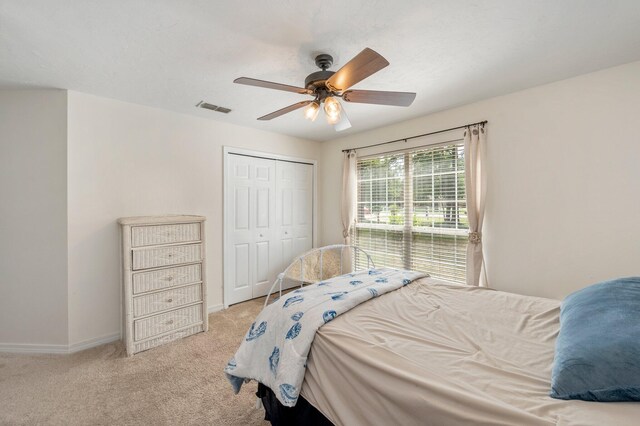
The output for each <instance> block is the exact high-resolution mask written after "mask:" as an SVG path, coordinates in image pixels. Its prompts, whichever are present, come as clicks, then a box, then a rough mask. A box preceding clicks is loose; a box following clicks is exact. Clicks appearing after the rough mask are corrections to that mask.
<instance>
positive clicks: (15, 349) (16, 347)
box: [0, 343, 69, 354]
mask: <svg viewBox="0 0 640 426" xmlns="http://www.w3.org/2000/svg"><path fill="white" fill-rule="evenodd" d="M0 352H9V353H17V354H68V353H69V347H68V346H67V345H40V344H32V343H0Z"/></svg>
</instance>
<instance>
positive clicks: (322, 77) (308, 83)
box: [304, 70, 335, 91]
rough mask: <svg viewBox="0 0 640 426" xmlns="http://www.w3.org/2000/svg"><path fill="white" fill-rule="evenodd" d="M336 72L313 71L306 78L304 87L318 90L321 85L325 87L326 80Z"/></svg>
mask: <svg viewBox="0 0 640 426" xmlns="http://www.w3.org/2000/svg"><path fill="white" fill-rule="evenodd" d="M334 74H335V71H326V70H323V71H316V72H314V73H311V74H309V75H308V76H307V78H305V79H304V87H306V88H307V89H310V90H314V91H315V90H316V89H317V88H319V87H324V85H325V84H324V83H325V81H327V80H328V79H329V77H331V76H332V75H334Z"/></svg>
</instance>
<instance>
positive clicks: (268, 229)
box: [248, 158, 279, 297]
mask: <svg viewBox="0 0 640 426" xmlns="http://www.w3.org/2000/svg"><path fill="white" fill-rule="evenodd" d="M253 164H254V167H255V179H254V180H253V185H254V198H255V208H254V212H255V222H254V223H253V224H252V225H253V227H252V229H253V243H254V245H253V253H254V255H253V262H252V263H251V264H250V265H248V269H250V270H251V271H252V277H253V278H252V289H251V297H260V296H264V295H266V294H267V293H268V292H269V288H270V287H271V284H273V281H274V280H275V278H276V276H277V274H278V272H279V271H278V270H277V269H278V266H279V265H278V262H276V258H277V253H276V250H277V244H276V239H277V233H276V231H275V225H276V218H275V216H276V187H277V184H276V161H275V160H267V159H264V158H253Z"/></svg>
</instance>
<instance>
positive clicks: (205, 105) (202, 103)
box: [196, 101, 231, 114]
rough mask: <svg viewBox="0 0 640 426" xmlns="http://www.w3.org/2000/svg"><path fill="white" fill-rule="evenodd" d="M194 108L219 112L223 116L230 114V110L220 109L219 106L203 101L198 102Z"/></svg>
mask: <svg viewBox="0 0 640 426" xmlns="http://www.w3.org/2000/svg"><path fill="white" fill-rule="evenodd" d="M196 106H197V107H198V108H204V109H210V110H211V111H216V112H221V113H223V114H229V113H230V112H231V110H230V109H229V108H225V107H221V106H218V105H213V104H210V103H207V102H205V101H200V102H198V104H197V105H196Z"/></svg>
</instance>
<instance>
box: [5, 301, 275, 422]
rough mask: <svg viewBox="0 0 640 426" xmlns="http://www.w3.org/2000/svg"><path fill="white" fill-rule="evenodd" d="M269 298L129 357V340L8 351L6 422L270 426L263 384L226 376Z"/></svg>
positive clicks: (241, 306) (232, 309) (232, 310)
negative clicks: (238, 383) (236, 385)
mask: <svg viewBox="0 0 640 426" xmlns="http://www.w3.org/2000/svg"><path fill="white" fill-rule="evenodd" d="M263 302H264V299H258V300H253V301H249V302H245V303H241V304H238V305H234V306H232V307H230V308H229V309H227V310H225V311H221V312H217V313H213V314H211V315H210V316H209V331H208V332H207V333H200V334H198V335H195V336H190V337H187V338H186V339H182V340H179V341H176V342H173V343H170V344H168V345H165V346H162V347H158V348H155V349H151V350H149V351H146V352H142V353H139V354H137V355H135V356H133V357H126V356H125V351H124V346H123V344H122V343H121V342H117V343H112V344H107V345H102V346H99V347H96V348H93V349H88V350H86V351H83V352H78V353H75V354H72V355H17V354H0V424H2V425H190V424H198V425H266V424H268V422H265V421H264V420H262V419H263V415H264V411H263V410H262V409H256V408H255V403H256V398H255V396H254V394H255V391H256V388H257V384H256V383H255V382H251V383H249V384H246V385H245V386H243V388H242V391H241V392H240V394H238V395H234V394H233V391H232V390H231V386H230V385H229V383H228V382H227V380H226V378H225V377H224V374H223V371H222V370H223V368H224V366H225V365H226V363H227V361H228V360H229V359H230V358H231V356H233V354H234V352H235V351H236V349H237V348H238V346H239V344H240V341H241V339H242V337H243V336H244V334H245V333H246V331H247V330H248V328H249V326H250V325H251V322H252V321H253V319H254V318H255V316H256V315H257V314H258V312H260V309H261V308H262V303H263Z"/></svg>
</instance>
